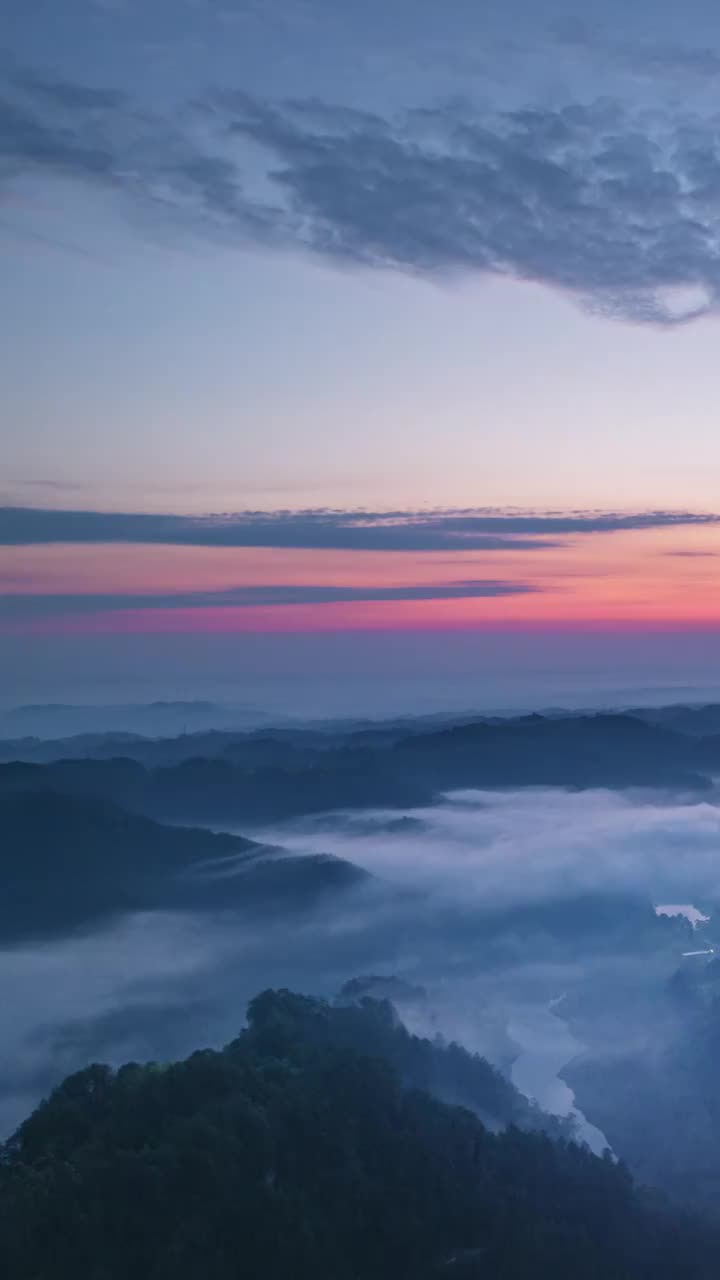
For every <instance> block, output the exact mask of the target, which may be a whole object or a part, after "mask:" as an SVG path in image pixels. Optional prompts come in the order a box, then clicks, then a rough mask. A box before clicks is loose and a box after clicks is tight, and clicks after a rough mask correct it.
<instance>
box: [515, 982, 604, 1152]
mask: <svg viewBox="0 0 720 1280" xmlns="http://www.w3.org/2000/svg"><path fill="white" fill-rule="evenodd" d="M560 999H562V997H560V998H559V999H558V1000H551V1001H550V1002H549V1004H545V1005H535V1004H533V1005H515V1006H514V1007H513V1009H512V1011H511V1013H510V1017H509V1020H508V1034H509V1035H510V1037H511V1039H512V1040H513V1041H514V1043H515V1044H516V1045H518V1047H519V1049H520V1053H519V1055H518V1057H517V1058H516V1059H515V1062H514V1063H513V1067H512V1072H511V1076H512V1082H513V1084H514V1085H515V1086H516V1088H518V1089H519V1090H520V1092H521V1093H524V1094H525V1096H526V1097H527V1098H534V1099H535V1101H536V1102H537V1104H538V1106H540V1107H542V1109H543V1111H549V1112H550V1114H551V1115H555V1116H569V1115H573V1116H574V1118H575V1122H576V1125H577V1132H578V1137H580V1138H581V1139H582V1141H583V1142H585V1143H587V1145H588V1147H590V1150H591V1151H594V1152H595V1153H596V1154H597V1155H600V1154H602V1152H603V1151H604V1150H605V1149H606V1147H609V1145H610V1144H609V1142H608V1141H607V1138H606V1137H605V1135H604V1133H602V1132H601V1131H600V1129H598V1128H596V1127H595V1125H594V1124H591V1123H590V1121H589V1120H588V1119H587V1117H586V1116H584V1115H583V1113H582V1111H580V1110H579V1109H578V1108H577V1107H576V1105H575V1095H574V1093H573V1091H572V1089H571V1088H570V1086H569V1085H567V1084H566V1083H565V1081H564V1080H562V1079H561V1078H560V1075H559V1072H560V1071H562V1068H563V1067H564V1066H566V1065H567V1063H568V1062H571V1061H572V1059H573V1058H574V1057H576V1056H577V1054H579V1053H580V1052H581V1051H582V1047H583V1046H582V1045H581V1044H580V1042H579V1041H578V1040H576V1039H575V1037H574V1035H573V1034H572V1032H571V1030H570V1028H569V1027H568V1025H567V1023H566V1022H563V1020H562V1018H559V1017H558V1016H557V1014H556V1013H555V1012H554V1006H556V1005H557V1004H559V1002H560Z"/></svg>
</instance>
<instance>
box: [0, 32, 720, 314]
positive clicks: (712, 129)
mask: <svg viewBox="0 0 720 1280" xmlns="http://www.w3.org/2000/svg"><path fill="white" fill-rule="evenodd" d="M573 38H574V39H575V40H576V41H577V40H578V39H580V37H579V36H578V35H577V33H576V34H575V36H574V37H573ZM583 39H584V37H583ZM663 56H664V57H667V54H665V55H663ZM5 79H6V81H7V85H6V89H5V93H4V95H2V94H0V174H2V175H4V176H5V178H6V179H7V180H9V181H12V179H13V177H14V176H16V175H18V174H22V173H27V172H45V173H50V174H55V175H59V176H61V177H65V178H77V179H82V180H85V181H92V182H94V183H101V184H103V185H105V186H109V187H110V188H111V189H112V190H113V192H115V193H116V194H119V193H122V194H124V195H125V196H129V197H131V198H133V199H134V200H135V201H139V202H140V203H142V204H145V206H146V207H147V208H148V209H149V210H153V211H154V212H155V213H156V214H157V212H158V210H160V212H161V213H162V216H163V218H165V219H167V218H168V217H170V218H175V219H177V220H179V221H180V222H181V224H182V225H184V226H186V227H187V228H188V229H191V230H193V231H194V232H198V233H200V234H204V235H212V236H214V237H220V238H222V239H223V240H224V241H228V240H229V241H230V242H232V243H238V242H242V241H244V242H248V241H253V242H260V243H262V244H265V245H281V246H288V245H295V246H298V247H301V248H303V249H304V250H308V249H309V250H312V251H313V252H315V253H319V254H322V255H324V256H328V257H332V258H335V259H340V260H343V261H350V262H353V263H357V264H363V265H366V266H372V267H383V268H388V269H394V270H402V271H410V272H421V273H425V274H427V275H433V274H437V273H446V274H447V273H454V272H464V273H467V272H482V273H491V274H495V275H500V276H513V277H515V278H518V279H522V280H532V281H536V282H540V283H543V284H546V285H549V286H552V287H554V288H557V289H560V290H563V291H565V292H567V293H569V294H572V295H574V296H575V297H577V298H578V299H580V300H582V301H583V303H584V304H585V305H588V306H590V307H591V308H592V309H594V310H596V311H599V312H601V313H603V314H605V315H608V316H611V317H613V316H615V317H623V318H625V319H631V320H634V321H637V322H641V323H651V324H665V325H672V324H677V323H680V322H684V321H687V320H689V319H692V318H694V317H696V316H698V315H702V314H706V313H707V312H708V311H712V310H715V309H716V308H717V305H718V298H719V297H720V247H719V245H718V237H717V207H718V192H720V151H719V150H718V146H717V130H716V125H715V122H714V121H713V120H712V119H709V118H708V119H704V118H702V117H701V116H693V117H690V116H688V117H687V118H684V117H683V116H682V115H673V116H672V117H670V116H669V115H665V116H663V115H662V113H655V114H654V116H653V118H652V120H651V121H650V122H648V119H646V118H643V117H637V116H635V115H634V114H633V113H632V112H630V111H628V110H626V109H625V108H623V107H622V106H620V105H618V104H616V103H615V104H614V103H611V102H607V101H602V102H598V103H596V104H594V105H592V104H591V105H586V104H579V103H568V104H566V105H564V106H559V107H552V108H551V107H546V106H541V107H537V106H532V105H531V106H529V107H528V108H526V109H524V110H515V111H505V112H497V111H495V112H489V111H485V112H479V111H477V110H475V109H474V108H473V107H472V106H471V105H469V104H461V105H457V104H456V105H454V106H447V107H442V108H433V109H425V108H423V109H416V110H412V111H409V112H406V113H405V114H404V115H403V116H402V117H401V118H394V119H390V118H386V117H383V116H379V115H376V114H372V113H370V112H365V111H356V110H351V109H348V108H347V107H342V106H337V105H333V104H328V103H323V102H317V101H313V100H306V101H301V102H285V103H268V102H263V101H260V100H258V99H256V98H252V97H250V96H249V95H247V94H245V93H242V92H225V93H221V92H213V93H211V94H208V95H207V96H206V98H205V100H204V101H203V102H201V103H194V104H192V105H187V104H186V105H185V107H184V108H183V109H182V110H178V111H177V112H176V113H175V117H174V121H176V122H173V120H171V119H169V118H163V117H161V116H160V115H158V114H157V113H155V114H154V115H153V114H152V113H150V112H148V111H146V110H142V109H141V108H140V107H139V106H137V105H136V104H134V103H133V102H131V101H130V100H128V99H127V98H125V97H123V96H122V95H121V94H118V93H116V92H114V91H113V90H112V89H91V88H88V87H87V86H83V85H72V84H68V83H64V82H61V81H58V80H47V79H45V80H43V79H42V78H41V77H39V76H37V75H34V74H32V73H29V72H19V71H18V70H17V69H13V70H12V72H11V73H6V76H5ZM180 121H183V124H182V125H181V124H180V123H179V122H180ZM243 143H247V144H249V145H250V146H251V148H252V156H253V159H252V161H251V162H250V163H249V167H248V168H247V171H246V165H245V160H244V156H245V154H246V150H247V148H246V149H245V150H244V149H243ZM258 156H260V157H263V156H264V162H261V167H262V165H263V163H264V171H263V174H262V178H263V181H262V182H261V183H260V184H259V186H258V183H257V177H258V172H257V170H258ZM253 188H254V190H255V191H257V190H262V192H263V196H262V199H259V198H258V197H257V195H253V194H252V192H253ZM154 225H155V230H156V232H157V224H156V223H155V224H154Z"/></svg>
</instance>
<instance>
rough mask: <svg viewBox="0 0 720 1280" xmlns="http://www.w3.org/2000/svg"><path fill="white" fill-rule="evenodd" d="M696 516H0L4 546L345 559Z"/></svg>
mask: <svg viewBox="0 0 720 1280" xmlns="http://www.w3.org/2000/svg"><path fill="white" fill-rule="evenodd" d="M719 520H720V517H718V516H717V515H714V514H704V513H693V512H665V511H652V512H636V513H631V514H627V513H613V512H600V513H598V512H573V513H567V514H533V513H526V514H523V513H518V512H504V511H485V510H475V511H473V510H462V511H391V512H383V511H379V512H367V511H328V510H310V511H272V512H264V511H241V512H237V513H232V514H226V515H208V516H183V515H156V514H147V513H137V514H131V513H122V512H102V511H57V510H52V509H44V508H37V507H2V508H0V546H32V545H43V544H51V543H67V544H94V543H97V544H100V543H127V544H130V543H135V544H145V545H167V546H196V547H283V548H293V547H294V548H303V549H307V550H312V549H317V550H345V551H418V552H422V551H427V552H433V551H445V552H447V551H453V552H458V551H535V550H542V549H543V548H545V549H547V548H548V547H553V546H557V545H559V544H558V539H562V538H563V537H567V536H569V535H573V534H589V533H615V532H620V531H623V530H626V531H628V530H640V529H656V528H672V527H677V526H683V525H711V524H716V523H718V521H719Z"/></svg>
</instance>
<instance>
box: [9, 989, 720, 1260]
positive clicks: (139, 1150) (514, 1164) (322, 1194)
mask: <svg viewBox="0 0 720 1280" xmlns="http://www.w3.org/2000/svg"><path fill="white" fill-rule="evenodd" d="M453 1054H455V1056H454V1057H453ZM458 1055H459V1056H458ZM388 1059H392V1060H393V1061H392V1062H391V1061H389V1060H388ZM433 1076H434V1077H435V1079H436V1080H437V1078H438V1077H439V1078H441V1079H442V1080H444V1084H445V1088H446V1091H447V1088H448V1082H449V1081H450V1080H451V1079H453V1080H454V1081H455V1084H456V1091H457V1093H458V1095H460V1094H462V1092H463V1091H464V1092H465V1095H466V1096H467V1100H468V1102H469V1103H470V1104H471V1105H472V1106H473V1107H474V1108H475V1110H479V1109H480V1108H481V1106H484V1108H485V1109H486V1110H487V1111H488V1112H490V1113H492V1112H493V1111H495V1113H496V1114H497V1109H498V1107H502V1106H505V1105H511V1104H512V1089H511V1086H509V1085H507V1083H506V1082H504V1081H502V1079H501V1078H500V1077H498V1076H497V1073H494V1072H493V1071H492V1069H491V1068H489V1067H487V1064H482V1063H481V1061H480V1060H478V1059H474V1058H472V1056H471V1055H468V1054H463V1053H462V1051H457V1050H456V1051H453V1050H452V1049H448V1048H443V1047H439V1046H433V1045H429V1044H428V1042H427V1041H425V1042H423V1041H417V1040H416V1038H414V1037H411V1036H409V1035H407V1033H405V1032H404V1031H403V1030H402V1028H400V1027H398V1025H397V1022H396V1020H395V1017H394V1014H393V1010H392V1007H391V1006H390V1005H389V1004H387V1003H385V1002H377V1001H369V1000H366V1001H361V1003H360V1004H356V1005H353V1004H351V1005H346V1006H344V1007H335V1006H331V1005H329V1004H326V1003H325V1002H323V1001H319V1000H313V999H309V998H307V997H303V996H296V995H293V994H291V993H290V992H286V991H279V992H265V993H264V994H263V995H261V996H259V997H257V998H256V999H255V1000H254V1001H253V1002H252V1003H251V1005H250V1008H249V1011H248V1027H247V1029H246V1030H245V1031H243V1032H242V1033H241V1034H240V1036H239V1037H238V1038H237V1039H236V1040H234V1041H233V1042H232V1043H230V1044H229V1045H228V1046H227V1047H226V1048H225V1049H224V1050H222V1051H219V1052H215V1051H210V1050H204V1051H201V1052H198V1053H195V1054H193V1055H192V1056H191V1057H190V1058H188V1059H187V1060H186V1061H184V1062H178V1063H174V1064H171V1065H166V1066H158V1065H152V1064H151V1065H147V1066H138V1065H136V1064H129V1065H127V1066H125V1067H122V1068H121V1069H120V1070H119V1071H117V1072H113V1071H111V1070H110V1069H109V1068H107V1067H102V1066H97V1065H96V1066H91V1067H89V1068H87V1069H86V1070H84V1071H82V1072H80V1073H79V1074H77V1075H75V1076H72V1077H70V1078H68V1079H67V1080H66V1081H65V1082H64V1084H62V1085H61V1086H60V1087H59V1088H58V1089H57V1090H55V1092H54V1093H53V1094H52V1095H51V1097H50V1098H49V1100H48V1101H47V1102H46V1103H43V1104H42V1105H41V1106H40V1107H39V1108H38V1109H37V1110H36V1111H35V1112H34V1114H33V1115H32V1116H31V1117H30V1118H29V1119H28V1120H27V1121H26V1122H25V1123H24V1124H23V1125H22V1126H21V1128H20V1129H19V1131H18V1132H17V1134H16V1135H15V1136H14V1137H13V1138H12V1139H11V1140H10V1141H9V1142H8V1143H7V1144H6V1145H5V1147H4V1148H3V1150H2V1161H1V1163H0V1269H1V1271H2V1275H3V1276H4V1277H7V1278H8V1280H80V1277H82V1280H127V1277H129V1276H137V1277H138V1278H140V1277H142V1280H184V1278H185V1277H188V1278H190V1277H191V1278H192V1280H201V1278H202V1280H240V1277H242V1278H243V1280H255V1278H257V1280H288V1278H289V1277H292V1278H293V1280H318V1278H319V1277H327V1280H384V1278H387V1280H405V1278H407V1280H411V1278H412V1280H430V1277H437V1276H441V1275H445V1274H447V1275H448V1276H450V1275H467V1276H473V1277H478V1278H479V1277H488V1278H489V1277H493V1278H496V1277H502V1278H503V1280H531V1278H532V1280H544V1278H545V1277H547V1278H548V1280H549V1278H550V1277H551V1278H552V1280H608V1277H611V1276H612V1277H614V1278H615V1277H619V1278H620V1280H651V1278H652V1280H710V1278H711V1277H713V1278H714V1277H715V1276H716V1275H717V1257H718V1249H719V1247H720V1238H718V1236H717V1235H715V1234H713V1232H712V1231H711V1229H709V1228H705V1227H699V1226H697V1224H695V1223H693V1222H690V1221H689V1220H685V1219H683V1218H682V1217H678V1216H676V1215H675V1214H674V1213H673V1212H670V1211H667V1210H665V1209H664V1208H663V1207H659V1206H657V1205H652V1204H651V1203H650V1202H649V1201H647V1200H646V1198H645V1197H644V1196H643V1195H641V1194H640V1193H639V1192H638V1191H636V1190H635V1189H634V1188H633V1186H632V1183H631V1180H630V1178H629V1176H628V1174H627V1173H626V1171H625V1170H624V1169H623V1168H622V1167H621V1166H618V1165H615V1164H614V1163H613V1162H612V1160H611V1159H610V1158H609V1157H608V1158H606V1159H598V1158H597V1157H594V1156H592V1155H590V1154H589V1152H587V1151H586V1150H584V1149H583V1148H581V1147H580V1146H577V1145H576V1144H574V1143H573V1142H570V1141H568V1140H566V1139H562V1138H560V1139H557V1138H555V1139H554V1138H551V1137H549V1136H548V1135H547V1134H545V1133H542V1132H539V1131H537V1130H536V1131H534V1132H533V1131H524V1132H523V1131H521V1130H520V1129H519V1128H518V1127H516V1126H515V1125H511V1126H510V1127H509V1128H507V1129H506V1130H504V1131H503V1132H500V1133H492V1132H491V1131H490V1130H489V1129H488V1128H487V1127H486V1126H484V1125H483V1124H482V1122H481V1121H480V1119H479V1118H478V1115H477V1114H474V1113H473V1111H471V1110H470V1109H468V1108H467V1107H460V1106H457V1105H451V1104H450V1103H448V1102H442V1101H440V1100H439V1099H438V1098H433V1097H431V1096H430V1094H429V1093H428V1092H425V1091H423V1090H420V1089H417V1088H411V1087H408V1084H409V1083H413V1082H415V1083H417V1082H418V1081H419V1082H421V1083H424V1084H425V1085H426V1086H432V1083H433ZM406 1082H407V1083H406ZM509 1118H512V1116H510V1117H509ZM525 1118H526V1119H527V1117H525Z"/></svg>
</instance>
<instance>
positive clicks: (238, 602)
mask: <svg viewBox="0 0 720 1280" xmlns="http://www.w3.org/2000/svg"><path fill="white" fill-rule="evenodd" d="M538 590H539V588H538V587H533V586H530V585H528V584H526V583H516V582H500V581H496V580H487V581H482V580H476V579H471V580H468V581H466V582H447V583H437V584H435V585H431V586H397V587H342V586H337V587H333V586H315V585H312V584H308V585H305V586H302V585H292V586H286V585H278V586H251V587H227V588H225V589H224V590H221V591H183V592H171V593H165V594H163V593H158V594H154V595H150V594H141V593H138V592H136V593H134V594H132V593H114V594H113V593H110V592H104V593H103V592H97V593H92V592H86V593H65V592H42V593H29V592H28V593H25V592H23V593H18V594H7V595H0V619H4V620H6V621H7V620H12V621H15V620H18V619H22V620H27V619H32V618H38V617H57V616H59V615H61V616H66V615H68V614H78V613H100V612H104V611H106V610H126V609H238V608H240V609H247V608H254V607H258V606H259V607H267V606H276V605H298V604H299V605H303V604H315V605H322V604H344V603H352V602H355V601H367V602H372V601H381V600H464V599H482V598H487V597H496V596H516V595H527V594H528V593H530V592H534V591H538Z"/></svg>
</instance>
